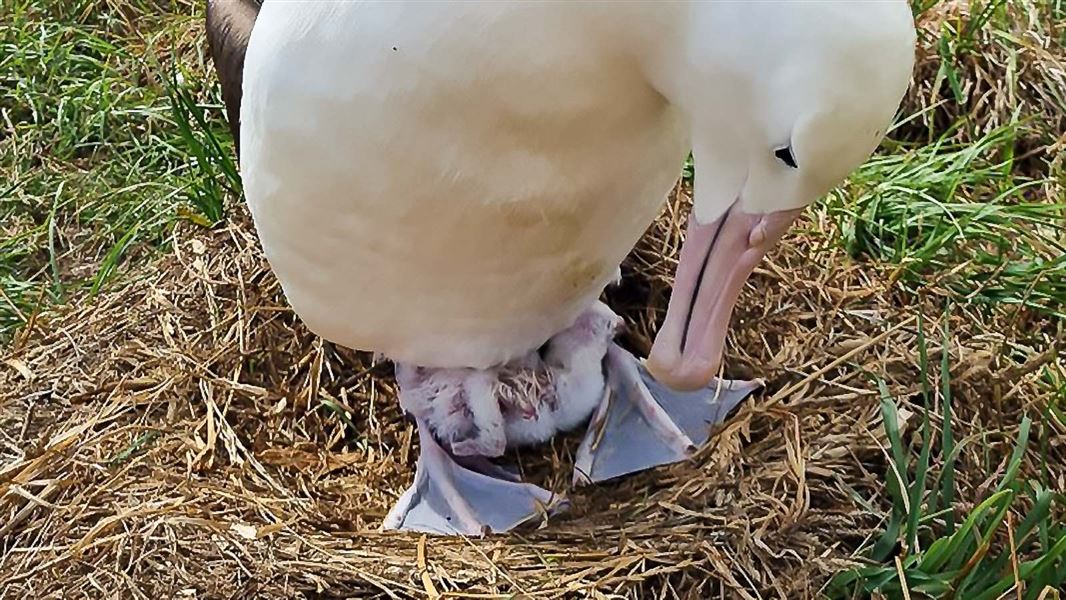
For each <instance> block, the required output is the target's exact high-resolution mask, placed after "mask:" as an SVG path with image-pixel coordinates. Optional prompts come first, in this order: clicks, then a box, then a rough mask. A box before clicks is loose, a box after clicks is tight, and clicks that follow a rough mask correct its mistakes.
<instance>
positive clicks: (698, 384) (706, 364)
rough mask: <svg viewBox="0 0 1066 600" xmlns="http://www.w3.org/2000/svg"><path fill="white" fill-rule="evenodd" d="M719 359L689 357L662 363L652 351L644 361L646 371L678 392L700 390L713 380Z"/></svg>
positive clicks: (716, 372)
mask: <svg viewBox="0 0 1066 600" xmlns="http://www.w3.org/2000/svg"><path fill="white" fill-rule="evenodd" d="M719 363H720V360H717V359H716V360H704V359H699V358H690V359H688V360H682V361H677V362H675V363H674V364H669V365H664V364H662V363H661V362H660V361H659V360H657V357H656V355H655V353H654V351H653V352H652V355H651V356H649V357H648V360H647V361H645V368H646V369H647V370H648V373H649V374H651V376H652V377H654V378H655V380H656V381H658V382H659V383H661V384H663V385H665V386H667V387H669V388H670V389H672V390H674V391H678V392H695V391H698V390H701V389H703V388H705V387H707V386H708V385H710V383H711V382H712V381H713V380H714V377H715V375H717V374H718V367H719Z"/></svg>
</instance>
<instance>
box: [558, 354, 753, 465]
mask: <svg viewBox="0 0 1066 600" xmlns="http://www.w3.org/2000/svg"><path fill="white" fill-rule="evenodd" d="M606 370H607V384H608V386H607V390H606V392H605V394H604V399H603V401H602V402H601V403H600V406H599V408H598V409H597V410H596V412H595V413H594V414H593V416H592V419H591V420H590V422H589V429H588V432H587V433H586V434H585V438H584V440H582V442H581V446H580V448H579V449H578V453H577V458H576V461H575V464H574V484H575V485H584V484H588V483H593V482H599V481H606V480H608V479H613V478H615V477H620V476H622V475H627V474H629V473H636V472H638V471H643V470H646V469H650V468H652V467H657V466H660V465H666V464H671V463H675V462H680V461H682V460H685V459H686V458H688V457H689V456H691V455H692V453H693V452H695V451H696V449H698V447H699V446H701V445H702V444H703V443H704V442H706V441H707V438H708V437H709V436H710V430H711V427H712V426H714V425H717V424H719V423H721V422H722V421H723V420H724V419H725V418H726V416H727V415H728V414H729V413H730V412H731V411H732V410H733V409H734V408H736V407H737V405H739V404H740V403H741V402H742V401H743V400H744V399H745V398H747V397H748V396H749V395H750V394H751V393H752V392H754V391H755V390H757V389H759V388H760V387H762V385H763V384H762V382H760V381H734V380H716V381H714V382H712V383H711V385H710V386H708V387H707V388H704V389H702V390H699V391H695V392H677V391H674V390H671V389H670V388H667V387H666V386H664V385H661V384H660V383H658V382H657V381H655V379H654V378H653V377H652V376H651V375H650V374H648V372H647V371H646V370H645V369H644V367H643V366H642V365H641V364H640V363H639V362H638V361H637V359H636V358H635V357H633V355H631V354H630V353H628V352H626V351H625V350H623V349H622V348H620V347H619V346H617V345H612V346H611V348H610V349H609V350H608V351H607V364H606Z"/></svg>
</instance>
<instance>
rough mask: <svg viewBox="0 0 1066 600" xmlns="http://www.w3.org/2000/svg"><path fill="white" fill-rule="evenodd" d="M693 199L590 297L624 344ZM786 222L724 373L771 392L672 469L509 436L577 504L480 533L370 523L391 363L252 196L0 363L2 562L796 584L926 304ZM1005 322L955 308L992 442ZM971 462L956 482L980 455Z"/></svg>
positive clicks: (379, 493)
mask: <svg viewBox="0 0 1066 600" xmlns="http://www.w3.org/2000/svg"><path fill="white" fill-rule="evenodd" d="M686 202H687V197H685V196H684V194H683V193H679V194H678V196H677V197H675V198H674V199H673V200H672V201H671V202H670V203H669V205H668V206H667V207H666V209H665V210H664V213H663V215H662V217H661V218H660V219H659V221H657V222H656V224H655V225H654V226H653V227H652V228H651V230H649V232H648V234H647V235H646V236H645V239H644V240H643V241H642V242H641V244H640V246H639V247H638V249H637V250H636V251H635V252H634V253H633V255H632V257H631V258H630V260H629V261H628V262H627V263H626V265H625V268H624V270H623V273H624V279H625V281H626V284H624V285H623V286H622V287H621V288H620V289H618V290H616V291H614V292H613V294H612V297H610V298H609V299H608V300H609V302H611V303H612V304H613V305H614V306H615V308H616V309H617V310H619V311H621V312H622V313H623V314H624V315H625V316H626V317H627V320H628V322H629V323H630V324H631V327H630V330H629V332H628V333H627V335H626V336H625V338H624V342H625V344H626V345H628V346H629V347H631V348H632V349H633V350H634V351H636V352H643V351H644V350H646V348H647V347H648V342H649V340H650V337H651V335H652V332H653V329H654V326H655V324H657V323H658V322H660V321H661V319H662V316H663V314H664V312H665V306H666V298H667V290H668V283H669V280H670V274H671V272H672V271H673V267H674V264H675V261H676V254H677V250H678V247H679V244H680V234H681V225H682V223H683V215H684V214H685V213H686V212H687V210H686V209H685V206H684V205H685V204H686ZM239 210H240V209H238V211H239ZM815 217H817V215H815ZM799 229H800V232H799V233H797V235H794V236H792V237H790V238H788V239H786V240H785V242H784V243H783V245H782V246H781V247H780V248H779V250H778V251H776V252H775V253H773V254H772V255H771V256H770V257H769V259H768V260H767V261H765V262H764V263H763V265H762V266H761V267H760V268H759V269H758V270H757V272H756V274H755V275H754V276H753V279H752V280H751V283H750V285H748V286H747V288H746V289H745V291H744V293H743V295H742V297H741V299H740V303H739V309H738V312H737V314H736V315H735V316H734V326H733V333H732V334H731V337H730V344H729V347H730V349H731V350H730V351H729V352H728V354H727V358H726V364H727V375H729V376H733V377H748V376H752V375H756V374H757V375H759V376H762V377H765V378H766V379H767V380H768V381H769V385H768V388H767V391H766V392H765V394H763V395H760V396H756V397H754V398H753V399H751V400H749V401H748V402H746V403H745V405H744V406H743V407H742V408H741V409H740V411H739V413H737V414H736V415H734V416H733V418H731V419H729V420H728V421H727V423H726V424H725V425H724V426H723V427H721V428H720V430H719V431H717V433H716V434H715V436H714V437H713V439H712V441H711V443H710V444H709V445H708V446H707V447H705V448H704V449H702V450H701V451H700V452H699V454H698V455H697V456H696V457H695V459H694V460H693V461H692V462H691V463H685V464H679V465H675V466H672V467H668V468H660V469H656V470H654V471H652V472H648V473H644V474H640V475H637V476H633V477H629V478H626V479H624V480H621V481H619V482H615V483H610V484H606V485H600V486H595V487H591V488H581V489H578V490H567V489H566V487H567V484H566V475H567V474H568V473H569V472H570V469H569V468H568V467H569V466H570V465H571V464H572V461H573V453H574V452H575V450H576V440H575V439H573V436H571V437H569V438H565V439H563V438H560V439H557V440H556V441H554V442H552V443H551V444H550V445H548V446H546V447H544V448H543V449H539V450H527V451H526V452H524V453H523V454H522V455H515V456H513V457H512V458H513V459H514V460H516V461H517V462H518V463H519V464H520V466H521V468H522V469H523V471H524V473H525V474H526V476H527V477H528V478H529V479H531V480H532V481H535V482H537V483H540V484H541V485H544V486H545V487H547V488H549V489H553V490H557V491H568V493H569V497H570V499H571V502H572V508H571V510H570V512H569V513H567V514H566V515H564V516H562V517H557V518H553V519H551V521H550V522H547V523H543V524H541V525H540V526H539V527H530V528H527V529H525V530H522V531H519V532H516V533H514V534H510V535H500V536H491V537H488V538H485V539H454V538H438V537H428V538H427V537H423V536H419V535H414V534H407V533H395V532H381V531H379V530H378V527H379V525H380V523H381V520H382V518H383V517H384V515H385V514H386V512H387V511H388V509H389V507H390V506H391V505H392V503H393V502H394V501H395V500H396V498H397V497H398V496H399V494H400V493H401V492H402V491H403V489H404V488H405V487H406V486H407V485H408V484H409V482H410V481H411V479H412V476H413V467H414V461H415V458H416V456H417V448H416V447H415V444H416V440H415V436H414V431H413V429H412V426H411V425H410V423H409V422H408V421H406V420H405V419H404V418H403V416H402V415H401V413H400V411H399V408H398V404H397V402H396V400H395V399H396V389H395V385H394V383H393V380H392V373H391V367H390V366H389V365H388V364H387V363H382V362H376V361H375V360H374V358H373V357H372V356H370V355H366V354H362V353H357V352H352V351H350V350H347V349H345V348H341V347H337V346H333V345H331V344H328V343H324V342H322V341H321V340H320V339H317V338H316V337H315V336H313V335H312V334H310V333H309V332H308V331H307V330H306V329H305V328H304V326H303V325H302V324H301V322H300V321H299V319H298V318H297V317H296V316H295V315H294V314H293V313H292V312H291V310H290V309H289V308H288V307H287V305H286V304H285V302H284V299H283V297H282V295H281V293H280V288H279V286H278V284H277V282H276V280H275V279H274V278H273V275H272V273H271V271H270V269H269V267H268V265H267V263H266V262H265V260H264V259H263V257H262V254H261V252H260V250H259V247H258V243H257V240H256V237H255V233H254V229H253V228H252V226H251V224H250V222H249V220H248V219H247V217H246V216H243V217H241V218H237V219H235V220H234V222H233V223H232V224H231V225H230V226H229V227H227V228H225V229H222V230H216V231H205V230H200V229H193V228H189V229H188V230H183V231H179V232H178V233H177V234H176V235H175V237H174V244H173V252H172V253H170V254H169V255H168V256H165V257H164V258H162V259H161V260H159V261H158V262H156V263H155V264H153V265H150V266H147V267H146V268H145V269H144V270H143V272H141V273H140V274H139V277H138V278H137V279H136V281H134V282H132V283H130V284H128V285H126V286H125V287H123V288H122V289H118V290H115V291H112V292H109V293H107V294H104V295H102V296H100V297H98V298H96V299H95V300H94V301H92V302H88V303H86V305H85V306H83V307H82V308H80V309H78V310H74V311H70V312H68V313H67V314H64V315H62V316H59V317H57V318H54V319H50V320H47V322H45V321H43V320H38V321H37V322H36V323H34V324H33V326H32V329H29V330H28V331H27V332H26V333H25V334H24V335H23V336H22V337H21V338H20V340H17V341H16V348H15V349H14V351H13V352H11V353H9V354H8V355H7V356H6V357H5V362H6V365H7V368H6V369H4V370H3V371H0V385H3V389H5V394H4V398H5V400H4V404H3V407H2V409H3V414H4V415H5V417H4V419H3V421H2V422H0V423H2V425H0V433H2V442H3V446H2V448H3V450H2V451H3V453H4V454H3V455H2V456H3V462H2V463H0V464H2V465H3V466H2V467H0V491H2V493H0V498H2V500H0V514H2V515H3V517H4V518H3V520H2V521H0V537H2V539H4V540H5V541H4V551H5V553H4V556H5V558H4V560H3V562H2V563H0V581H3V585H4V586H5V588H4V589H5V591H6V592H13V591H15V590H25V591H29V590H38V592H35V593H37V594H38V595H40V596H43V597H48V596H49V594H51V595H52V596H54V597H70V594H71V592H73V591H76V590H77V591H81V592H82V593H84V594H86V595H96V594H97V593H98V592H99V591H105V590H106V591H107V592H108V593H114V594H121V595H129V596H131V597H150V596H164V597H182V596H183V595H184V596H187V597H207V598H232V597H244V596H255V597H265V598H273V597H277V598H283V597H292V596H293V595H296V594H302V595H304V596H307V597H368V598H369V597H411V596H415V597H421V596H430V597H432V596H435V595H438V594H448V593H453V592H455V593H460V592H461V595H464V596H469V595H470V594H474V593H481V594H490V595H491V594H504V595H513V594H519V595H522V594H527V595H530V596H538V597H540V596H544V597H561V596H570V595H574V594H578V593H580V594H581V595H589V596H593V597H599V596H600V595H611V594H621V593H629V594H632V595H639V596H644V595H645V594H648V595H650V594H652V593H654V594H655V595H656V597H658V596H659V595H660V594H671V593H673V594H678V595H684V594H697V595H699V596H705V595H707V594H712V593H726V594H728V595H731V596H733V595H735V596H737V597H752V598H754V597H758V596H757V595H758V594H761V595H763V596H766V595H774V596H779V597H787V598H795V597H800V596H809V595H813V594H815V593H816V592H817V590H818V588H819V586H820V585H821V584H822V583H823V582H824V580H825V577H826V576H827V575H828V574H830V573H832V572H834V571H836V570H838V569H839V568H840V567H841V566H842V565H844V564H847V563H848V561H850V560H851V559H850V558H849V556H850V553H851V552H852V551H853V550H854V549H855V548H857V547H858V546H859V545H861V544H862V543H863V541H864V539H865V537H866V536H867V535H869V534H870V533H871V531H873V529H874V528H875V527H876V526H877V525H878V524H879V517H878V515H877V514H872V513H870V512H867V511H866V510H864V509H862V508H861V507H859V506H858V505H857V504H856V503H855V502H854V501H853V499H852V495H853V494H858V495H860V496H861V497H864V498H878V497H879V493H880V492H879V490H880V489H881V488H882V481H883V480H882V477H883V474H884V472H885V468H886V462H885V458H884V456H885V454H884V449H883V448H884V445H885V440H884V439H883V430H882V428H881V427H880V422H879V418H880V417H879V414H880V413H879V410H878V401H879V400H878V395H877V393H876V386H873V385H871V384H870V381H869V379H868V374H870V373H873V374H877V375H879V376H882V377H885V378H886V379H887V380H888V381H889V382H890V387H891V389H892V390H893V392H894V393H895V394H896V396H897V397H900V398H904V399H905V398H907V397H908V396H910V395H913V394H915V393H916V392H917V387H916V386H917V385H918V382H917V379H918V378H917V370H918V367H917V366H916V365H917V363H916V361H917V356H918V354H917V351H916V329H915V325H916V314H917V313H918V312H924V313H925V315H926V317H927V319H928V320H929V322H930V323H932V322H935V321H936V320H937V319H939V318H940V317H941V313H940V310H941V308H940V306H939V303H938V302H936V301H935V300H929V301H923V302H921V303H919V304H911V303H909V302H907V301H906V300H905V299H904V298H901V297H897V295H896V294H895V293H894V292H893V285H892V274H891V272H879V271H878V270H877V269H873V268H871V267H870V266H869V265H860V264H853V263H852V262H851V261H850V260H849V259H848V258H847V257H845V256H842V255H841V253H840V252H839V251H838V250H837V249H836V248H835V247H834V245H832V244H831V243H830V241H829V240H830V239H831V236H830V235H827V234H823V233H819V231H820V230H825V229H828V228H827V227H822V226H816V224H815V223H812V222H808V223H807V224H806V226H802V225H801V227H800V228H799ZM1005 318H1009V316H1004V317H1003V318H1002V319H1005ZM1002 319H999V318H992V319H989V318H986V317H978V316H976V315H968V314H965V313H964V312H963V311H959V312H958V313H957V314H955V315H953V316H952V317H951V327H952V329H953V331H955V332H956V336H955V340H954V342H953V347H952V348H950V352H951V354H952V357H953V361H952V362H953V364H954V365H955V369H956V371H957V373H955V377H954V383H953V385H954V386H955V388H956V391H955V394H956V396H955V397H956V399H957V400H956V401H957V407H958V411H959V417H960V421H962V422H963V423H964V427H965V428H969V429H970V430H971V431H978V430H988V431H991V432H993V433H992V437H993V438H997V435H998V434H997V433H995V432H999V431H1000V430H999V428H998V425H1001V424H1009V423H1017V422H1018V419H1017V418H1016V416H1017V414H1018V413H1019V412H1021V411H1022V410H1024V408H1025V406H1026V405H1027V404H1028V403H1031V402H1034V401H1036V398H1037V397H1038V394H1039V391H1038V390H1039V388H1038V387H1037V385H1036V384H1035V382H1034V377H1033V372H1034V371H1035V370H1036V369H1037V367H1038V366H1039V365H1037V364H1035V363H1034V364H1028V363H1027V364H1025V365H1022V366H1021V367H1019V366H1018V365H1016V364H1013V363H1012V364H1011V365H1010V366H1003V367H1001V368H998V369H997V366H996V362H997V361H996V356H997V348H998V347H1001V346H1002V345H1004V344H1007V343H1009V342H1011V341H1012V340H1011V339H1010V338H1008V337H1005V336H1004V334H1003V332H1009V331H1010V328H1009V327H1005V326H1004V321H1003V320H1002ZM933 351H934V352H935V351H936V349H935V348H934V349H933ZM904 412H905V416H906V414H907V412H906V411H904ZM1002 434H1003V436H1004V437H1003V439H1004V440H1005V441H1007V443H1005V444H1004V448H1006V447H1007V446H1009V432H1002ZM997 439H998V438H997ZM992 445H993V446H995V444H994V443H993V444H992ZM1053 451H1056V452H1059V453H1060V456H1061V452H1062V449H1061V447H1056V448H1055V449H1053ZM965 458H966V457H964V460H963V462H962V464H963V465H964V466H965V465H967V464H969V465H970V466H973V467H975V468H977V471H973V472H969V471H966V469H965V468H964V469H961V472H960V477H959V478H960V484H961V485H962V486H964V489H965V486H970V487H971V489H972V490H974V494H973V495H970V494H966V495H965V497H975V496H976V494H977V488H979V487H980V486H982V485H987V482H986V481H985V480H986V479H987V473H983V472H980V467H979V466H980V465H981V464H982V463H981V461H980V460H979V459H978V458H976V457H974V458H973V461H972V462H969V463H968V462H967V461H966V460H965ZM1055 464H1057V465H1061V464H1063V461H1061V460H1060V461H1056V462H1055ZM1056 468H1058V467H1056ZM59 590H65V591H59ZM94 590H96V591H94Z"/></svg>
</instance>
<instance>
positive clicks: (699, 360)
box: [647, 204, 803, 391]
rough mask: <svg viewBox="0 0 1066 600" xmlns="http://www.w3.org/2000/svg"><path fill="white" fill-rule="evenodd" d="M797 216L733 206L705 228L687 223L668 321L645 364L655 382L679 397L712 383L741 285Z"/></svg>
mask: <svg viewBox="0 0 1066 600" xmlns="http://www.w3.org/2000/svg"><path fill="white" fill-rule="evenodd" d="M801 212H803V209H802V208H801V209H796V210H786V211H780V212H775V213H770V214H765V215H759V214H754V215H752V214H747V213H744V212H743V211H742V210H741V209H740V207H739V206H738V205H737V204H734V205H733V206H732V207H730V209H729V210H727V211H726V212H725V214H724V215H722V216H721V217H719V218H718V220H716V221H714V222H712V223H708V224H707V225H700V224H699V223H697V222H696V218H695V217H694V216H692V217H689V225H688V234H687V235H686V237H685V243H684V245H682V246H681V260H680V263H679V264H678V266H677V273H676V275H675V281H674V290H673V292H672V294H671V296H670V305H669V308H668V309H667V311H666V321H665V322H664V323H663V326H662V328H661V329H660V330H659V333H658V335H657V336H656V337H655V343H654V344H653V345H652V348H651V354H650V356H648V360H647V368H648V371H649V372H651V374H652V375H653V376H654V377H655V378H656V379H657V380H659V381H660V382H661V383H663V384H665V385H668V386H670V387H671V388H674V389H676V390H680V391H689V390H698V389H700V388H702V387H705V386H706V385H708V384H710V383H711V380H712V379H714V377H715V376H716V375H717V374H718V367H719V364H720V363H721V360H722V349H723V348H724V346H725V339H726V333H727V332H728V328H729V318H730V316H731V315H732V314H733V307H734V306H735V305H736V303H737V297H738V296H739V295H740V290H741V288H742V287H743V286H744V282H745V281H747V279H748V277H749V276H750V275H751V272H752V271H754V270H755V265H757V264H758V263H759V261H760V260H762V258H763V256H765V255H766V253H767V251H769V250H770V248H773V247H774V245H775V244H777V241H778V240H780V239H781V236H783V235H784V234H785V232H786V231H788V228H789V226H790V225H791V224H792V222H793V221H795V219H796V217H797V216H799V214H800V213H801Z"/></svg>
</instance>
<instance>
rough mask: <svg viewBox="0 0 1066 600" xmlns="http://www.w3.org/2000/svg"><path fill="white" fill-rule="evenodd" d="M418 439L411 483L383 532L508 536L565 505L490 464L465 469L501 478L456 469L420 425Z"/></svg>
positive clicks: (427, 429)
mask: <svg viewBox="0 0 1066 600" xmlns="http://www.w3.org/2000/svg"><path fill="white" fill-rule="evenodd" d="M418 439H419V444H420V446H421V454H420V455H419V457H418V464H417V466H416V470H415V481H414V483H413V484H412V485H411V487H410V488H408V489H407V491H406V492H404V493H403V495H402V496H400V499H399V501H397V503H396V506H394V507H393V509H392V510H391V511H389V514H388V516H387V517H385V522H384V523H383V525H382V527H383V528H384V529H400V530H408V531H421V532H426V533H436V534H443V535H457V534H462V535H469V536H481V535H484V534H486V533H501V532H505V531H509V530H511V529H513V528H515V527H517V526H519V525H522V524H523V523H526V522H528V521H531V520H534V519H537V518H538V517H541V516H542V515H544V514H545V513H548V514H553V513H555V512H558V511H560V510H562V509H563V508H565V501H561V500H560V499H559V498H557V497H556V496H555V495H554V494H552V493H551V492H549V491H548V490H545V489H542V488H540V487H537V486H535V485H533V484H529V483H520V482H518V481H515V480H514V479H513V478H512V476H511V474H510V473H507V472H506V470H504V469H503V468H502V467H498V466H496V465H494V464H492V463H491V462H490V461H487V460H486V461H485V463H488V464H489V465H492V467H491V468H490V467H487V465H486V464H483V463H477V464H476V466H475V465H474V464H470V466H474V467H475V468H477V469H479V470H480V469H482V468H486V470H488V471H490V472H492V473H493V475H500V476H506V478H497V477H495V476H493V475H489V474H484V473H480V472H478V471H476V470H472V469H470V468H467V467H463V466H460V465H459V464H458V463H457V462H456V460H455V459H453V457H452V456H451V455H450V454H448V452H447V451H445V450H444V448H442V447H441V446H440V444H438V443H437V441H436V440H435V439H433V434H432V433H430V431H429V427H427V426H426V424H425V423H424V422H422V421H419V422H418ZM462 460H464V461H465V460H467V459H465V458H464V459H462ZM497 469H498V470H499V471H497Z"/></svg>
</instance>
